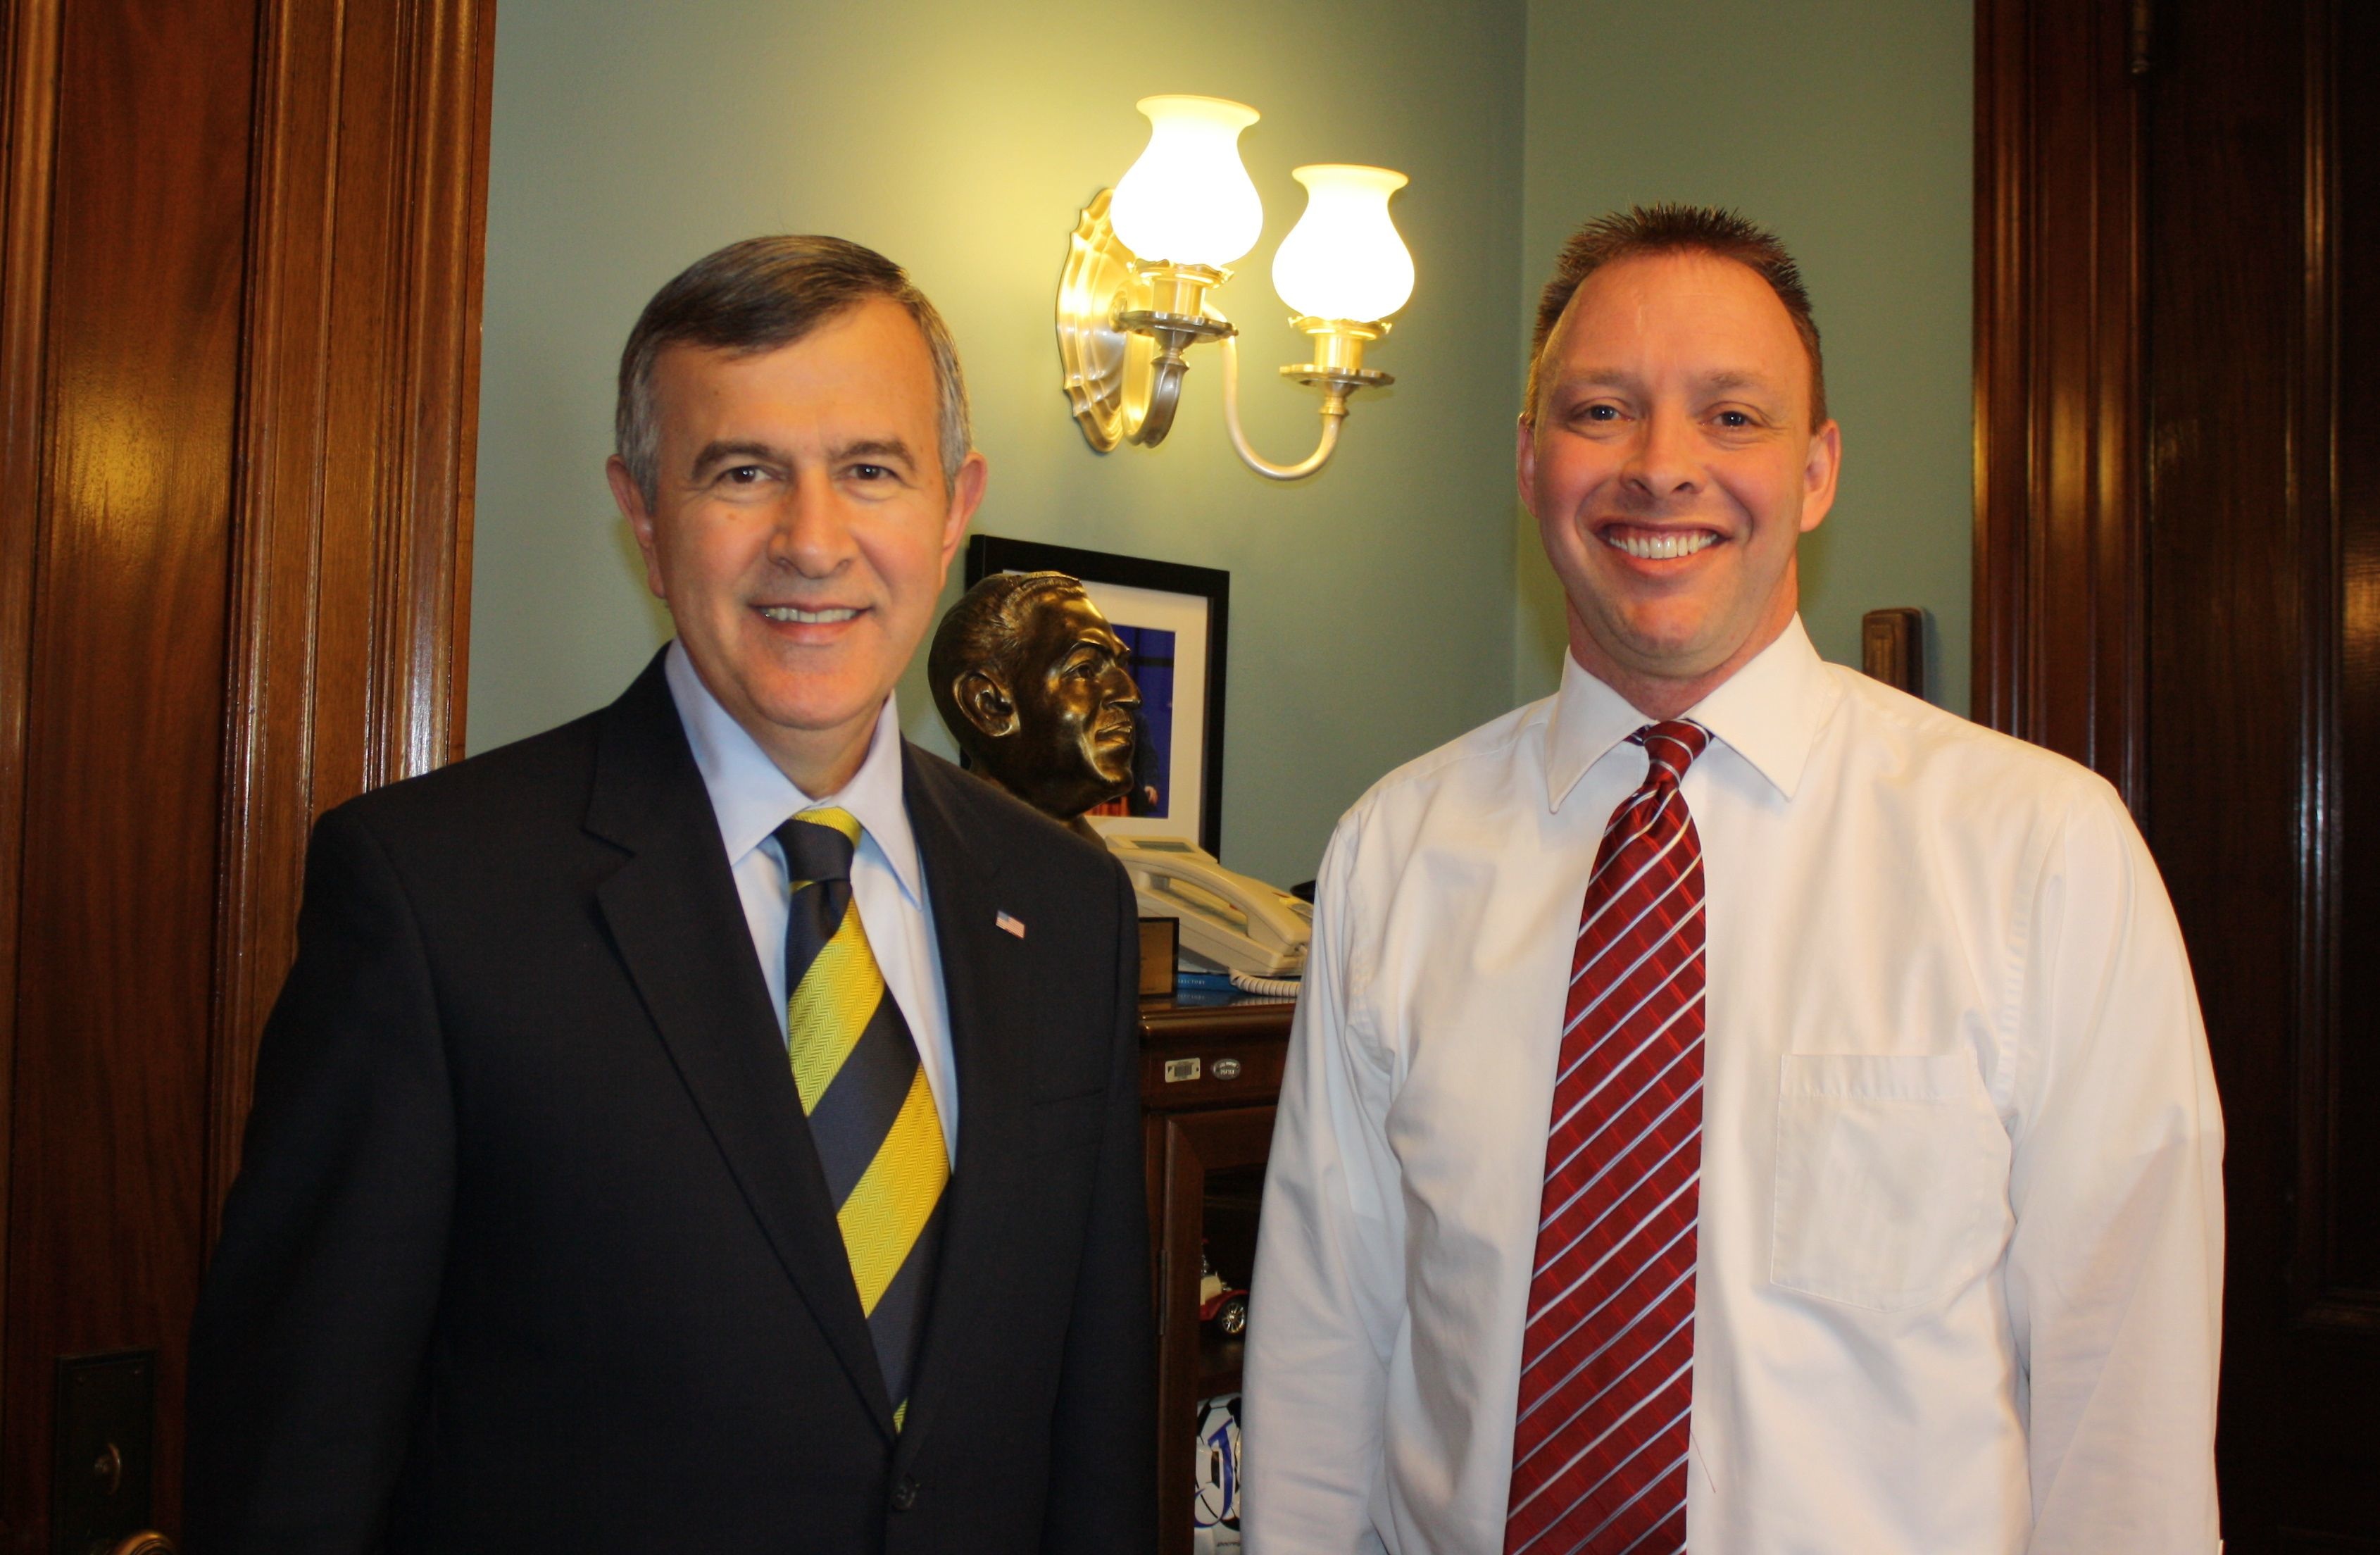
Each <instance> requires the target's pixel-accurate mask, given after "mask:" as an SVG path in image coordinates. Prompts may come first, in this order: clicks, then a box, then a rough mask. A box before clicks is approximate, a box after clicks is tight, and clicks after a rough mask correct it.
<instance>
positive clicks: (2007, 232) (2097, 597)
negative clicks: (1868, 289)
mask: <svg viewBox="0 0 2380 1555" xmlns="http://www.w3.org/2000/svg"><path fill="white" fill-rule="evenodd" d="M2133 10H2134V7H2133V5H2132V3H2131V0H2083V3H2068V4H2053V3H2048V0H1977V4H1976V6H1975V114H1976V135H1975V310H1974V328H1975V559H1974V588H1975V611H1974V623H1975V625H1974V637H1973V654H1974V662H1973V686H1974V691H1973V707H1974V714H1975V717H1976V718H1977V719H1978V720H1979V721H1981V722H1983V723H1989V724H1990V725H1992V726H1993V727H1994V728H1996V729H2003V730H2006V731H2008V732H2009V733H2010V734H2015V735H2022V736H2023V737H2024V738H2026V739H2029V740H2033V741H2034V742H2035V743H2037V744H2041V745H2045V746H2047V747H2049V748H2050V749H2052V750H2057V751H2061V752H2063V753H2065V754H2067V755H2069V756H2072V757H2074V758H2075V759H2077V760H2080V761H2083V762H2085V763H2087V764H2089V765H2090V766H2093V767H2095V768H2096V769H2097V770H2098V771H2100V772H2102V773H2104V774H2105V775H2106V776H2107V778H2108V780H2109V781H2110V782H2112V783H2114V784H2116V786H2117V787H2118V788H2119V789H2120V790H2122V791H2123V793H2124V795H2125V796H2126V798H2128V799H2131V800H2132V801H2134V802H2135V803H2137V802H2138V800H2139V797H2140V787H2141V774H2140V771H2139V760H2138V750H2139V742H2140V736H2141V690H2142V685H2141V682H2142V675H2141V663H2142V660H2141V614H2142V599H2141V589H2140V579H2139V572H2138V565H2137V555H2136V547H2135V540H2136V536H2137V532H2138V528H2137V525H2138V502H2139V491H2138V480H2137V469H2138V430H2137V422H2136V418H2135V410H2134V401H2135V398H2136V384H2137V375H2138V357H2139V338H2138V336H2139V330H2138V319H2137V314H2138V291H2139V286H2138V276H2139V259H2140V256H2139V241H2138V233H2139V224H2140V192H2139V186H2138V165H2139V156H2138V152H2139V126H2138V106H2139V104H2138V96H2139V83H2140V81H2141V79H2142V78H2141V77H2139V76H2138V75H2136V74H2135V73H2134V71H2133V68H2132V67H2133V66H2134V64H2135V62H2136V60H2137V59H2138V57H2139V54H2140V48H2139V41H2138V40H2137V39H2136V37H2135V35H2134V31H2133V19H2134V18H2133Z"/></svg>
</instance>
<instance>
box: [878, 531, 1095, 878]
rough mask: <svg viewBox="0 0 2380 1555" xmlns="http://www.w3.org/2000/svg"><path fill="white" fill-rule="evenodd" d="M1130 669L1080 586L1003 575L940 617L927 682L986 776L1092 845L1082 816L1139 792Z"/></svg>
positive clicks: (1061, 579) (1044, 577) (1037, 575)
mask: <svg viewBox="0 0 2380 1555" xmlns="http://www.w3.org/2000/svg"><path fill="white" fill-rule="evenodd" d="M1128 658H1129V650H1126V648H1125V647H1124V645H1123V639H1122V638H1118V637H1117V636H1116V635H1115V632H1114V630H1113V629H1112V628H1111V627H1110V626H1108V622H1107V617H1106V616H1104V615H1101V614H1100V613H1099V606H1097V605H1095V604H1093V603H1091V601H1090V596H1088V595H1087V594H1086V593H1084V592H1083V586H1082V584H1080V583H1079V582H1077V581H1075V579H1074V578H1072V577H1067V576H1066V575H1065V574H1064V573H1062V572H1022V573H996V574H994V575H993V576H991V577H987V578H985V579H984V580H983V581H982V582H980V583H978V584H977V585H976V586H975V587H974V588H972V589H968V590H967V591H966V593H965V595H964V596H962V597H961V598H960V600H959V601H958V603H956V604H954V605H953V606H951V609H950V613H949V614H947V615H945V616H943V617H942V624H941V626H940V627H939V628H937V629H936V631H935V633H934V645H933V647H932V649H931V650H929V652H928V653H927V656H926V673H927V674H928V675H929V677H930V678H931V679H932V681H933V686H934V706H935V707H936V708H937V709H938V710H940V711H941V715H942V722H943V723H945V724H947V725H948V726H949V728H950V731H951V737H952V738H953V739H954V740H956V741H958V743H959V747H960V748H961V749H963V750H965V752H966V753H967V755H968V757H969V758H970V759H971V761H972V764H973V767H974V770H975V771H976V772H977V775H979V776H981V777H983V778H985V779H987V780H988V781H990V783H991V784H994V785H995V786H997V787H1000V788H1003V789H1005V790H1007V791H1008V792H1009V793H1010V794H1012V795H1014V796H1016V797H1017V798H1019V799H1022V800H1024V801H1025V802H1026V804H1028V805H1030V806H1032V807H1033V808H1035V809H1037V810H1039V811H1040V812H1041V813H1042V814H1044V815H1047V816H1050V817H1051V818H1052V819H1054V820H1061V821H1063V822H1065V823H1066V824H1067V825H1069V826H1071V827H1073V828H1074V829H1075V831H1077V832H1081V833H1083V834H1084V835H1085V836H1091V835H1094V833H1093V832H1092V831H1091V828H1090V825H1089V823H1088V822H1087V821H1085V820H1083V814H1084V812H1085V811H1087V810H1088V809H1090V808H1092V807H1093V806H1095V805H1099V804H1104V803H1105V802H1106V801H1108V800H1110V799H1113V798H1115V797H1117V796H1120V795H1122V794H1123V792H1124V791H1125V790H1126V789H1128V788H1130V787H1131V786H1132V757H1133V742H1134V740H1135V737H1136V736H1137V734H1138V727H1137V723H1136V720H1137V716H1138V711H1139V708H1140V691H1139V688H1138V687H1136V686H1134V685H1133V681H1132V673H1131V671H1130V669H1129V668H1128V667H1127V664H1126V661H1127V659H1128Z"/></svg>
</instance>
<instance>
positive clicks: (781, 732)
mask: <svg viewBox="0 0 2380 1555" xmlns="http://www.w3.org/2000/svg"><path fill="white" fill-rule="evenodd" d="M654 381H655V389H656V391H657V392H656V396H655V397H656V399H657V401H658V404H659V406H660V411H661V414H660V434H661V435H660V438H659V449H658V453H659V459H658V468H659V480H658V488H659V489H658V491H657V492H655V495H654V500H653V501H652V502H651V503H650V504H647V503H646V501H645V500H644V497H643V494H642V493H641V492H638V491H637V489H636V484H635V482H634V480H632V479H631V478H630V477H629V474H628V472H627V469H626V468H625V466H624V465H622V464H621V463H620V461H619V460H617V459H614V460H613V462H612V469H611V475H612V485H613V494H614V495H615V496H616V497H617V498H618V499H619V502H620V506H621V509H622V511H623V512H625V513H626V514H627V516H628V520H629V523H630V525H631V526H632V527H633V528H634V529H635V530H636V535H637V545H638V547H639V548H640V549H641V550H642V551H643V553H644V558H645V576H646V580H647V582H648V583H649V584H650V587H651V589H652V590H653V592H654V593H655V594H657V595H659V596H660V597H661V598H662V599H663V600H664V601H667V602H668V604H669V607H670V614H671V616H672V617H673V618H674V621H675V623H676V626H677V633H678V639H679V641H680V642H682V643H683V644H684V645H685V647H686V655H687V657H688V658H689V659H691V660H692V661H693V662H694V667H695V670H696V671H697V673H698V674H700V675H701V677H702V683H703V685H704V686H707V687H709V688H710V694H711V695H712V696H714V697H716V698H718V699H719V701H720V704H721V705H722V707H724V708H725V709H726V710H727V711H728V712H729V713H730V714H732V715H733V716H734V717H735V721H736V722H737V723H740V724H742V725H743V726H744V728H745V729H746V731H747V732H748V733H749V734H750V735H752V736H753V738H754V739H755V740H756V741H758V742H759V745H760V747H762V748H763V749H765V750H767V751H768V752H769V754H770V755H771V757H772V758H773V759H775V760H776V762H777V764H778V765H779V766H780V767H781V768H783V770H784V771H785V772H786V774H787V775H788V776H790V777H791V778H793V780H794V781H795V783H796V784H799V785H800V786H801V787H802V788H803V790H804V791H805V792H807V793H810V794H813V795H818V796H823V795H825V794H829V793H832V792H833V791H835V790H836V789H837V788H840V787H841V786H842V784H844V783H845V782H847V781H849V779H850V776H851V774H852V772H853V771H856V770H857V768H858V765H859V759H860V757H861V756H863V755H864V754H865V752H866V745H867V737H868V733H869V731H870V729H871V727H872V724H873V722H874V720H875V717H876V713H877V711H878V710H879V709H880V707H882V705H883V702H884V697H885V694H886V693H887V692H889V691H890V690H891V689H892V686H893V683H894V682H895V681H897V680H898V679H899V678H900V675H901V671H902V669H903V667H904V666H905V665H906V664H907V663H908V662H909V656H910V654H911V653H912V652H914V651H915V650H916V649H917V641H918V639H919V638H922V637H923V636H924V635H925V631H926V627H927V626H928V624H929V622H930V620H931V619H932V616H933V609H934V601H935V598H936V596H937V595H938V594H939V593H940V592H941V586H942V577H943V575H944V573H945V572H947V571H948V570H949V567H950V563H951V557H952V555H953V553H954V552H955V551H956V550H957V548H958V543H959V540H960V538H961V537H962V536H963V535H964V534H965V532H966V523H967V518H968V516H970V515H971V514H972V513H973V512H974V511H975V506H976V504H977V501H978V500H979V499H980V497H981V495H982V491H983V461H982V458H981V457H980V456H976V455H970V456H968V458H967V461H966V463H965V464H964V465H963V466H962V467H961V468H960V469H959V471H958V475H957V477H956V479H955V480H952V481H951V482H950V483H949V484H948V486H945V484H944V482H943V480H942V468H941V450H940V447H939V443H938V441H937V439H938V421H937V415H938V405H937V400H936V397H935V383H934V368H933V359H932V358H931V356H930V355H929V351H928V349H927V346H926V340H925V336H924V334H922V333H921V332H920V331H919V330H918V328H917V324H916V323H915V322H913V321H912V320H911V319H910V317H909V315H908V313H907V312H906V311H905V310H904V309H903V308H902V307H901V306H900V305H899V304H898V303H895V302H892V301H891V300H889V299H886V298H871V299H869V300H868V301H866V302H863V303H861V304H859V305H858V306H856V307H854V308H851V309H847V310H844V312H841V313H839V314H836V315H835V316H833V317H832V318H829V319H827V320H825V321H823V322H820V324H819V325H818V326H817V327H816V328H815V329H813V330H811V331H810V333H809V334H806V335H804V336H802V337H801V338H800V339H798V340H796V341H795V342H793V343H792V344H791V345H788V346H780V347H778V348H777V349H775V350H772V351H765V352H760V353H758V354H749V355H738V354H731V353H728V352H723V351H711V350H704V349H701V348H699V347H696V346H670V347H669V348H667V349H666V350H664V351H663V352H662V355H661V357H660V358H659V360H658V361H657V362H656V363H655V364H654Z"/></svg>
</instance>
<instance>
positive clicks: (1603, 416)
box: [1578, 405, 1620, 421]
mask: <svg viewBox="0 0 2380 1555" xmlns="http://www.w3.org/2000/svg"><path fill="white" fill-rule="evenodd" d="M1578 419H1580V420H1582V421H1617V420H1618V419H1620V407H1618V406H1616V405H1590V406H1588V407H1585V409H1583V410H1581V411H1580V412H1579V413H1578Z"/></svg>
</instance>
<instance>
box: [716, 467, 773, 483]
mask: <svg viewBox="0 0 2380 1555" xmlns="http://www.w3.org/2000/svg"><path fill="white" fill-rule="evenodd" d="M722 479H724V480H726V481H727V483H728V484H729V485H731V486H754V485H758V484H759V482H761V481H763V480H768V479H769V472H768V471H767V470H765V469H762V468H760V467H759V465H737V466H736V467H735V468H733V469H730V470H728V471H727V472H726V473H725V475H724V476H723V477H722Z"/></svg>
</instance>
